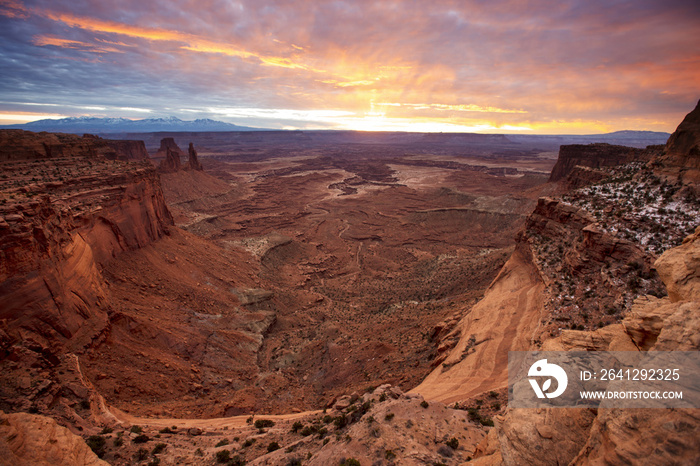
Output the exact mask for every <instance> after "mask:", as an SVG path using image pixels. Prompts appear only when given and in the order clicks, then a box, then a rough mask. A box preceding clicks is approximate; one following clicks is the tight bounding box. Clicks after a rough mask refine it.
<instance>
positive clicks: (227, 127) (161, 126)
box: [0, 116, 670, 147]
mask: <svg viewBox="0 0 700 466" xmlns="http://www.w3.org/2000/svg"><path fill="white" fill-rule="evenodd" d="M0 128H4V129H10V128H13V129H24V130H27V131H34V132H40V131H48V132H56V133H74V134H84V133H91V134H112V135H114V136H112V137H116V138H123V137H126V136H127V134H133V133H160V132H211V131H269V130H265V129H263V128H251V127H248V126H238V125H234V124H232V123H225V122H223V121H217V120H210V119H208V118H207V119H198V120H194V121H187V120H181V119H179V118H177V117H173V116H171V117H167V118H148V119H144V120H129V119H126V118H96V117H77V118H76V117H71V118H62V119H60V120H38V121H33V122H31V123H25V124H21V125H6V126H0ZM305 133H308V134H311V133H315V134H316V133H318V134H337V135H342V134H354V133H355V132H354V131H305ZM387 134H392V135H394V136H396V137H398V138H399V139H402V140H403V139H406V138H408V139H411V137H418V135H419V134H421V133H404V132H387V133H385V134H379V133H378V134H377V137H378V138H380V139H381V140H384V138H386V135H387ZM411 134H413V136H410V135H411ZM118 135H122V136H118ZM474 136H480V137H482V139H483V138H486V139H488V140H489V141H490V142H495V139H494V138H498V137H500V138H501V139H502V141H504V142H507V143H516V144H532V143H540V144H555V145H561V144H590V143H592V142H607V143H610V144H619V145H624V146H632V147H646V146H647V145H652V144H665V143H666V140H667V139H668V137H669V136H670V134H669V133H661V132H656V131H616V132H614V133H606V134H590V135H541V134H507V135H493V134H490V135H474V134H471V135H470V134H466V133H454V134H440V135H439V136H436V133H435V134H433V133H431V136H430V137H432V138H434V139H435V142H438V141H440V142H442V143H444V142H445V141H446V138H447V140H453V139H454V140H455V142H457V141H458V142H461V143H467V142H471V143H474V142H476V141H472V140H471V139H470V137H471V138H472V139H473V137H474ZM366 137H367V136H364V138H366ZM421 137H425V135H423V136H421ZM407 142H408V141H407Z"/></svg>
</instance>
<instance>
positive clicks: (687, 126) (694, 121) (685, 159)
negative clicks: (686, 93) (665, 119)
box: [661, 102, 700, 181]
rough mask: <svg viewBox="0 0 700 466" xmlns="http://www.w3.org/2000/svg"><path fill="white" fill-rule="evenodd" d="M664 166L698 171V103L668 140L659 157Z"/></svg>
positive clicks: (699, 140) (699, 145)
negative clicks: (664, 151)
mask: <svg viewBox="0 0 700 466" xmlns="http://www.w3.org/2000/svg"><path fill="white" fill-rule="evenodd" d="M661 160H662V162H663V163H664V164H665V165H668V166H671V167H675V168H677V169H679V170H681V171H691V172H694V173H695V177H694V181H698V179H697V171H698V170H700V102H698V105H697V106H696V107H695V109H694V110H693V111H692V112H690V113H689V114H688V115H686V117H685V118H684V119H683V121H682V122H681V124H680V125H678V128H676V131H675V132H674V133H673V134H672V135H671V137H670V138H668V142H667V143H666V154H665V155H663V156H662V157H661Z"/></svg>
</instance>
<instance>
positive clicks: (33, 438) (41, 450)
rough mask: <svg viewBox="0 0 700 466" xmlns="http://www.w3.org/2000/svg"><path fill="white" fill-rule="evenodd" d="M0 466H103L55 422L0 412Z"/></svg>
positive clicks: (33, 415)
mask: <svg viewBox="0 0 700 466" xmlns="http://www.w3.org/2000/svg"><path fill="white" fill-rule="evenodd" d="M0 452H2V457H0V464H3V465H19V464H31V465H36V466H59V465H60V466H64V465H65V466H69V465H70V466H103V465H104V466H107V465H108V463H106V462H105V461H102V460H101V459H99V458H98V457H97V455H95V453H93V451H92V450H91V449H90V447H88V446H87V445H86V444H85V441H84V440H83V439H82V438H81V437H78V436H77V435H75V434H72V433H71V432H70V431H69V430H68V429H66V428H65V427H62V426H59V425H58V424H57V423H56V421H54V420H53V419H51V418H48V417H45V416H38V415H35V414H26V413H15V414H5V413H3V412H2V411H0Z"/></svg>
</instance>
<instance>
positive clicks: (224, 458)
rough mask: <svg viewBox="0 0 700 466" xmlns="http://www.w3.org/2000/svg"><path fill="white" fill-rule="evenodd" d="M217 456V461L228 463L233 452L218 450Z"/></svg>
mask: <svg viewBox="0 0 700 466" xmlns="http://www.w3.org/2000/svg"><path fill="white" fill-rule="evenodd" d="M215 457H216V462H217V463H228V462H229V460H230V459H231V452H230V451H229V450H219V451H217V452H216V455H215Z"/></svg>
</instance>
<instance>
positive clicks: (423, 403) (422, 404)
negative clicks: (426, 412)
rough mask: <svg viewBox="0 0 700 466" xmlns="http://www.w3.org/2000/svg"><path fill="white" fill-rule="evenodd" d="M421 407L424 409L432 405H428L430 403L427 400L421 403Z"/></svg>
mask: <svg viewBox="0 0 700 466" xmlns="http://www.w3.org/2000/svg"><path fill="white" fill-rule="evenodd" d="M420 405H421V406H422V407H423V408H427V407H428V406H430V405H429V404H428V402H427V401H425V400H423V401H421V402H420Z"/></svg>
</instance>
